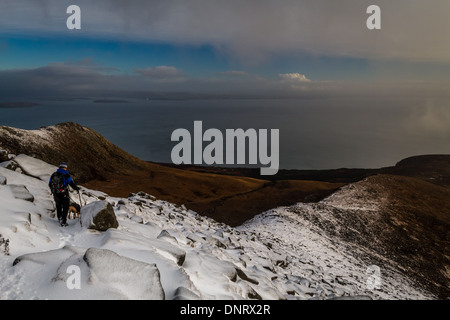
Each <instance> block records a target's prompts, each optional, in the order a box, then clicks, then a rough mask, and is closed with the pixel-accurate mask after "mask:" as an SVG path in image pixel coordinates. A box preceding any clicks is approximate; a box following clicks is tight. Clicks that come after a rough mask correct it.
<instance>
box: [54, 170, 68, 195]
mask: <svg viewBox="0 0 450 320" xmlns="http://www.w3.org/2000/svg"><path fill="white" fill-rule="evenodd" d="M52 191H53V194H63V193H66V191H67V185H66V179H65V178H64V175H62V174H58V173H57V174H55V175H54V177H53V179H52Z"/></svg>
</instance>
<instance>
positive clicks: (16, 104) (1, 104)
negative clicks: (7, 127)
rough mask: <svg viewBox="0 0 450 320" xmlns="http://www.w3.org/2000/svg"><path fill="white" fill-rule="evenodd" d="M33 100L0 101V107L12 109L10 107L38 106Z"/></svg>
mask: <svg viewBox="0 0 450 320" xmlns="http://www.w3.org/2000/svg"><path fill="white" fill-rule="evenodd" d="M38 105H39V104H38V103H35V102H0V108H2V109H12V108H30V107H35V106H38Z"/></svg>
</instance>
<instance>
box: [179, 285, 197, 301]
mask: <svg viewBox="0 0 450 320" xmlns="http://www.w3.org/2000/svg"><path fill="white" fill-rule="evenodd" d="M173 300H200V297H199V296H198V295H196V294H195V293H194V292H192V291H191V290H189V289H187V288H185V287H178V288H177V289H176V290H175V294H174V298H173Z"/></svg>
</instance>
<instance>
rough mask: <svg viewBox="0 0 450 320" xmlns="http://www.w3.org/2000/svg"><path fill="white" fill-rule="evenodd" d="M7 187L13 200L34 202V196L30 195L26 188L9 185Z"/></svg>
mask: <svg viewBox="0 0 450 320" xmlns="http://www.w3.org/2000/svg"><path fill="white" fill-rule="evenodd" d="M8 187H9V188H10V189H11V192H12V194H13V196H14V198H16V199H21V200H25V201H29V202H33V201H34V196H33V195H32V194H31V193H30V191H28V189H27V187H26V186H24V185H13V184H10V185H8Z"/></svg>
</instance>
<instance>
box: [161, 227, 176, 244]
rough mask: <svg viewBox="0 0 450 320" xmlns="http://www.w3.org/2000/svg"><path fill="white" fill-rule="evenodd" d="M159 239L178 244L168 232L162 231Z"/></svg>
mask: <svg viewBox="0 0 450 320" xmlns="http://www.w3.org/2000/svg"><path fill="white" fill-rule="evenodd" d="M157 239H163V240H167V241H169V242H171V243H172V244H175V245H176V244H178V241H177V238H175V237H173V236H171V235H170V233H169V232H168V231H167V230H162V231H161V233H160V234H159V235H158V237H157Z"/></svg>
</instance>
